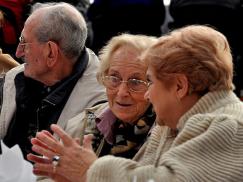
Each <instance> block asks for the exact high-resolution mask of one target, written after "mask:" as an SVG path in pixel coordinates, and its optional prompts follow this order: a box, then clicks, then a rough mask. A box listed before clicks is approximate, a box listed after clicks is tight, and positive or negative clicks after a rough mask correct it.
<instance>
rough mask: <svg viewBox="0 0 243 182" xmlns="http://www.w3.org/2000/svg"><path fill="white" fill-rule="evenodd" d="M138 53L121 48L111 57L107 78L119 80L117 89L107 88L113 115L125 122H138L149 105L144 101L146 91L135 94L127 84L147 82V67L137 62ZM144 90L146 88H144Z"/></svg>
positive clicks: (129, 48) (128, 48) (127, 48)
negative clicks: (134, 81) (132, 80)
mask: <svg viewBox="0 0 243 182" xmlns="http://www.w3.org/2000/svg"><path fill="white" fill-rule="evenodd" d="M137 56H138V52H137V51H136V50H135V49H134V48H131V47H124V46H123V47H120V48H119V49H117V50H116V51H115V52H114V54H113V55H112V56H111V61H110V68H109V71H108V75H107V76H113V77H116V78H119V80H122V81H125V82H121V83H120V85H118V86H117V87H116V88H115V89H114V88H113V89H111V88H109V87H107V90H106V91H107V96H108V101H109V105H110V108H111V110H112V112H113V114H115V115H116V117H118V118H119V119H121V120H122V121H125V122H133V121H136V120H137V119H138V118H139V117H140V116H141V115H143V114H144V112H145V111H146V110H147V108H148V106H149V103H148V101H146V100H145V99H144V93H145V91H146V90H144V89H142V90H141V91H140V92H134V91H132V90H131V88H130V87H129V84H128V83H127V82H126V81H127V80H129V79H136V80H138V81H144V83H145V81H146V66H145V64H143V63H141V62H139V61H138V60H137ZM142 88H144V87H142Z"/></svg>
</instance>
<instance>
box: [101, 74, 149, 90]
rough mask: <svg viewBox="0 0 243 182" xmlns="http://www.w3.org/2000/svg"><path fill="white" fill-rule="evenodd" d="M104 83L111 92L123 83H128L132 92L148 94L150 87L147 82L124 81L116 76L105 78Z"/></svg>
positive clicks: (136, 80)
mask: <svg viewBox="0 0 243 182" xmlns="http://www.w3.org/2000/svg"><path fill="white" fill-rule="evenodd" d="M103 82H104V85H105V86H106V87H107V88H108V89H111V90H116V89H117V88H118V87H119V85H120V84H121V83H126V84H127V87H128V89H129V91H132V92H146V91H147V89H148V87H149V83H148V82H146V81H143V80H138V79H134V78H131V79H129V80H127V81H124V80H122V79H121V78H118V77H116V76H104V77H103Z"/></svg>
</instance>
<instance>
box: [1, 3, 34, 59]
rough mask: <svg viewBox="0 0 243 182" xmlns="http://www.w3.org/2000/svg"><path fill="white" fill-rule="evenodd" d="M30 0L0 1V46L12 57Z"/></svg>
mask: <svg viewBox="0 0 243 182" xmlns="http://www.w3.org/2000/svg"><path fill="white" fill-rule="evenodd" d="M30 2H31V0H11V1H10V0H1V1H0V48H1V49H2V50H3V52H5V53H8V54H10V55H11V56H12V57H13V58H14V59H16V60H17V61H19V62H21V60H19V59H17V58H16V57H15V51H16V48H17V45H18V37H19V36H20V33H21V30H22V28H23V26H24V22H25V19H26V17H27V11H28V10H27V9H28V5H29V4H30Z"/></svg>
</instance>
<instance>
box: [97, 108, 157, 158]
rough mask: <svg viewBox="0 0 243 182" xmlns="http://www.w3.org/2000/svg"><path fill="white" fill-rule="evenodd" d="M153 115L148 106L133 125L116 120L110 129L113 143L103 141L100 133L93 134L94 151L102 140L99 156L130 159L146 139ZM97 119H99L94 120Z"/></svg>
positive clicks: (153, 118) (152, 121) (153, 119)
mask: <svg viewBox="0 0 243 182" xmlns="http://www.w3.org/2000/svg"><path fill="white" fill-rule="evenodd" d="M155 117H156V116H155V113H154V111H153V109H152V106H150V107H149V108H148V109H147V111H146V112H145V113H144V115H143V116H142V117H140V118H139V119H138V120H137V121H136V122H134V124H133V125H131V124H128V123H124V122H123V121H121V120H119V119H116V121H115V122H114V124H113V126H112V127H111V129H112V131H113V132H112V133H113V134H112V135H113V137H112V138H113V142H112V143H110V142H109V141H107V140H103V139H104V136H103V134H102V133H101V132H95V133H93V134H94V139H93V148H94V150H95V151H97V149H98V148H99V146H100V143H101V142H102V140H103V142H104V143H103V145H104V146H103V147H102V149H101V151H100V152H99V154H98V155H99V156H103V155H107V154H112V155H115V156H121V157H126V158H132V157H133V156H134V155H135V154H136V153H137V151H138V150H139V149H140V147H141V146H142V144H143V143H144V142H145V140H146V139H147V135H148V133H149V131H150V129H151V127H152V125H153V124H154V121H155ZM96 119H99V118H96Z"/></svg>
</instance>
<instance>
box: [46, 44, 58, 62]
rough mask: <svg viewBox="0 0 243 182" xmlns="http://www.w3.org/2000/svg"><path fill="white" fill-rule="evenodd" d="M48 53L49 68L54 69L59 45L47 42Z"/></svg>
mask: <svg viewBox="0 0 243 182" xmlns="http://www.w3.org/2000/svg"><path fill="white" fill-rule="evenodd" d="M47 46H48V53H47V65H48V67H53V66H54V65H55V64H56V62H57V57H58V51H59V48H58V45H57V44H56V43H55V42H53V41H48V42H47Z"/></svg>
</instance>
